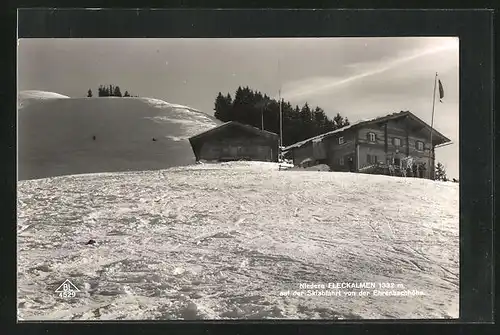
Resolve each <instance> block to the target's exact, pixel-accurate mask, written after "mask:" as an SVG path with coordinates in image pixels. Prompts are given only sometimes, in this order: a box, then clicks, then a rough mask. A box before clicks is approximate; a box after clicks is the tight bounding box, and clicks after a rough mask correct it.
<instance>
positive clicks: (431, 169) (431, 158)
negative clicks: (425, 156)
mask: <svg viewBox="0 0 500 335" xmlns="http://www.w3.org/2000/svg"><path fill="white" fill-rule="evenodd" d="M437 78H438V73H437V72H436V76H435V77H434V93H433V97H432V117H431V150H430V158H429V173H430V174H431V179H434V164H433V163H434V145H432V133H433V132H434V109H435V106H436V85H437Z"/></svg>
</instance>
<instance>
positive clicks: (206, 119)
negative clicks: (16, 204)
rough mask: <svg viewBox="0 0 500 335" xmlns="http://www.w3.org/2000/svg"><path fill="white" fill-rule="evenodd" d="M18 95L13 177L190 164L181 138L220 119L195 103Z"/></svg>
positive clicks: (186, 145)
mask: <svg viewBox="0 0 500 335" xmlns="http://www.w3.org/2000/svg"><path fill="white" fill-rule="evenodd" d="M19 101H20V107H19V110H18V159H19V169H18V179H19V180H25V179H36V178H45V177H53V176H59V175H70V174H79V173H95V172H116V171H142V170H157V169H165V168H168V167H172V166H179V165H187V164H192V163H194V160H195V158H194V155H193V153H192V149H191V147H190V145H189V142H188V141H187V138H189V137H190V136H193V135H195V134H198V133H200V132H203V131H205V130H208V129H211V128H212V127H214V126H216V125H218V124H220V122H219V121H217V120H216V119H214V118H213V117H211V116H209V115H207V114H204V113H202V112H199V111H197V110H195V109H192V108H189V107H186V106H181V105H174V104H169V103H167V102H165V101H162V100H157V99H151V98H112V97H110V98H68V97H66V96H62V95H59V94H57V93H52V92H40V91H28V92H21V93H20V95H19ZM92 136H96V140H95V141H93V140H92ZM153 138H156V139H157V141H153Z"/></svg>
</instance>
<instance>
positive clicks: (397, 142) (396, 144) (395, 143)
mask: <svg viewBox="0 0 500 335" xmlns="http://www.w3.org/2000/svg"><path fill="white" fill-rule="evenodd" d="M393 143H394V146H396V147H400V146H401V139H400V138H397V137H395V138H394V140H393Z"/></svg>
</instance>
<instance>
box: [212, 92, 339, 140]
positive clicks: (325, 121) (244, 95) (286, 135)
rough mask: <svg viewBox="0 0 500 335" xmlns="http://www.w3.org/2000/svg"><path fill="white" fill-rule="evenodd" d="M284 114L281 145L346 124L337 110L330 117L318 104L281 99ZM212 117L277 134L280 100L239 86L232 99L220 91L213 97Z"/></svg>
mask: <svg viewBox="0 0 500 335" xmlns="http://www.w3.org/2000/svg"><path fill="white" fill-rule="evenodd" d="M281 105H282V107H281V108H282V113H283V116H282V117H283V120H282V126H283V145H284V146H287V145H291V144H294V143H296V142H299V141H302V140H305V139H307V138H310V137H313V136H316V135H319V134H323V133H326V132H329V131H332V130H336V129H338V128H342V127H345V126H348V125H349V120H348V119H347V118H344V117H342V116H341V115H340V114H339V113H337V115H336V116H335V117H334V118H333V119H330V118H328V117H327V116H326V114H325V111H324V110H323V109H322V108H320V107H314V108H311V107H310V106H309V104H308V103H305V104H304V105H303V106H302V107H299V106H298V105H296V106H292V104H291V103H290V102H288V101H284V99H282V101H281ZM214 110H215V113H214V116H215V117H216V118H217V119H219V120H221V121H223V122H228V121H237V122H240V123H243V124H247V125H251V126H254V127H257V128H262V126H263V128H264V130H267V131H270V132H273V133H276V134H279V127H280V116H279V110H280V106H279V101H278V100H276V99H272V98H270V97H269V96H267V95H266V94H262V93H261V92H258V91H254V90H252V89H250V88H248V87H238V89H237V90H236V93H235V95H234V99H233V98H232V97H231V95H230V94H229V93H228V94H226V95H223V94H222V93H221V92H219V94H218V96H217V98H216V99H215V108H214Z"/></svg>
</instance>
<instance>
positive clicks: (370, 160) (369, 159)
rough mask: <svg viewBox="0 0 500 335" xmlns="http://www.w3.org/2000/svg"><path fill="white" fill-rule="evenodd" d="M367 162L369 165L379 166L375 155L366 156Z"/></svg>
mask: <svg viewBox="0 0 500 335" xmlns="http://www.w3.org/2000/svg"><path fill="white" fill-rule="evenodd" d="M366 161H367V162H368V163H369V164H377V162H378V160H377V156H374V155H366Z"/></svg>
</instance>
